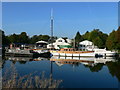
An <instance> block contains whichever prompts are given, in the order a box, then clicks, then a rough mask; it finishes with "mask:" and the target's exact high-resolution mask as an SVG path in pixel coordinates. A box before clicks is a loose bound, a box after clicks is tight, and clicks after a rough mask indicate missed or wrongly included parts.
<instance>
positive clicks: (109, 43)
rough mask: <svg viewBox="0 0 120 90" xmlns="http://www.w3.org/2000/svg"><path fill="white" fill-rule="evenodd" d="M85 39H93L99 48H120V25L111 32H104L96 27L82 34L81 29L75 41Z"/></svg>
mask: <svg viewBox="0 0 120 90" xmlns="http://www.w3.org/2000/svg"><path fill="white" fill-rule="evenodd" d="M83 40H89V41H92V42H93V44H94V45H96V46H98V48H107V49H109V50H120V27H119V28H118V29H117V30H113V31H112V32H111V33H110V34H106V33H103V32H102V31H100V30H99V29H94V30H92V31H91V32H89V31H87V32H86V33H85V34H83V35H81V34H80V33H79V31H78V32H77V33H76V36H75V43H76V45H77V46H78V43H79V42H81V41H83Z"/></svg>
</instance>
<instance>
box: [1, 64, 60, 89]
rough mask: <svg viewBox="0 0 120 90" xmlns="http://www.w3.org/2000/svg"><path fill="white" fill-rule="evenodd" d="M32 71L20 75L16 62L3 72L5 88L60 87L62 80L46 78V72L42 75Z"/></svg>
mask: <svg viewBox="0 0 120 90" xmlns="http://www.w3.org/2000/svg"><path fill="white" fill-rule="evenodd" d="M35 74H36V72H35V73H31V74H29V75H24V76H20V75H19V74H18V73H17V71H16V68H15V67H14V64H11V67H10V68H7V69H6V70H5V71H4V73H3V80H2V82H3V83H2V84H3V88H58V87H59V84H60V83H61V82H62V80H52V84H51V78H45V77H44V76H45V75H44V72H42V73H41V75H40V76H38V75H35Z"/></svg>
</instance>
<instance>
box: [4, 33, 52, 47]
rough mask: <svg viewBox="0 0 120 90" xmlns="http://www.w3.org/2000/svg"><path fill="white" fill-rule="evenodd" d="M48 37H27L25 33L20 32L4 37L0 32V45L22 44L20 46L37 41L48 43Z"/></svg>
mask: <svg viewBox="0 0 120 90" xmlns="http://www.w3.org/2000/svg"><path fill="white" fill-rule="evenodd" d="M49 39H50V36H48V35H34V36H32V37H29V36H28V35H27V33H26V32H21V33H20V34H15V33H14V34H11V35H7V36H6V35H5V33H4V31H2V44H3V45H9V44H10V43H22V44H35V43H36V42H37V41H40V40H43V41H48V40H49Z"/></svg>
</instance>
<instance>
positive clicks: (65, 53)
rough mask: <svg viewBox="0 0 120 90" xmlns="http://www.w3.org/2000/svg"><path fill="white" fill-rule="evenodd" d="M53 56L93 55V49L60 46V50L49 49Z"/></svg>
mask: <svg viewBox="0 0 120 90" xmlns="http://www.w3.org/2000/svg"><path fill="white" fill-rule="evenodd" d="M50 53H52V55H53V56H67V57H95V53H94V51H75V50H74V49H73V48H62V49H60V51H55V50H50Z"/></svg>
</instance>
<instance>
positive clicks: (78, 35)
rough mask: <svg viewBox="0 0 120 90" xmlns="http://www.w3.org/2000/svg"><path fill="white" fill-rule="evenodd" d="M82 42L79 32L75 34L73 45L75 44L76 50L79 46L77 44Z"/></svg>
mask: <svg viewBox="0 0 120 90" xmlns="http://www.w3.org/2000/svg"><path fill="white" fill-rule="evenodd" d="M82 40H83V37H82V36H81V35H80V33H79V31H78V32H77V33H76V36H75V43H76V46H75V47H76V48H78V46H79V42H81V41H82Z"/></svg>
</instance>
